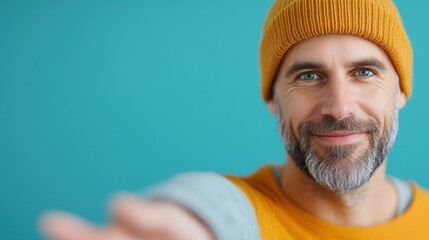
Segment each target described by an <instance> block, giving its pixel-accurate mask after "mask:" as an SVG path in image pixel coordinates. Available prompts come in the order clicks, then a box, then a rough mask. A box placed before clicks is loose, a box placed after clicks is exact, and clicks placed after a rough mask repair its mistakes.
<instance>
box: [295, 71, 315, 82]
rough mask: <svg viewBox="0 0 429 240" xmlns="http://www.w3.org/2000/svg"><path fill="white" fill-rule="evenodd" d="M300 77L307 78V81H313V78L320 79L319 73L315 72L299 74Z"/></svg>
mask: <svg viewBox="0 0 429 240" xmlns="http://www.w3.org/2000/svg"><path fill="white" fill-rule="evenodd" d="M298 78H299V79H302V80H305V81H311V80H317V79H319V75H317V74H316V73H314V72H307V73H303V74H301V75H299V77H298Z"/></svg>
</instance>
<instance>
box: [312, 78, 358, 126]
mask: <svg viewBox="0 0 429 240" xmlns="http://www.w3.org/2000/svg"><path fill="white" fill-rule="evenodd" d="M354 95H355V93H353V89H352V86H351V83H348V82H347V81H346V80H344V79H343V80H341V79H336V80H332V81H329V83H327V85H326V86H325V89H324V93H323V98H322V106H321V109H320V111H321V114H322V115H324V116H326V115H329V116H331V117H333V118H335V119H336V120H342V119H344V118H347V117H350V116H352V115H355V112H354V111H355V110H356V101H355V96H354Z"/></svg>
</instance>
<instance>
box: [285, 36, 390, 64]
mask: <svg viewBox="0 0 429 240" xmlns="http://www.w3.org/2000/svg"><path fill="white" fill-rule="evenodd" d="M367 58H375V59H378V60H379V61H381V62H383V63H384V64H385V65H386V66H387V67H388V68H389V69H393V65H392V63H391V62H390V59H389V57H388V56H387V54H386V53H385V51H384V50H383V49H382V48H380V47H379V46H378V45H377V44H375V43H373V42H371V41H369V40H366V39H364V38H361V37H357V36H352V35H339V34H330V35H320V36H317V37H313V38H309V39H306V40H303V41H301V42H299V43H297V44H295V45H294V46H292V47H291V48H290V49H289V50H288V51H287V52H286V54H285V56H284V58H283V61H282V67H284V65H287V64H293V63H295V62H300V61H312V62H320V63H324V64H328V65H329V64H330V63H337V62H341V63H344V64H347V63H348V62H351V61H356V60H360V59H367Z"/></svg>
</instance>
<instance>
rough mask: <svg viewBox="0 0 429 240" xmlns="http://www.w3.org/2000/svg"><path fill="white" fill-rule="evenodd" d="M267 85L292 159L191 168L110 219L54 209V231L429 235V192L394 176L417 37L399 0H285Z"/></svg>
mask: <svg viewBox="0 0 429 240" xmlns="http://www.w3.org/2000/svg"><path fill="white" fill-rule="evenodd" d="M260 60H261V72H262V96H263V99H264V100H265V101H266V103H267V105H268V108H269V109H270V111H271V112H272V113H273V114H274V115H275V116H276V117H277V120H278V127H279V131H280V133H281V137H282V139H283V142H284V145H285V148H286V150H287V159H288V160H287V162H286V164H285V165H284V166H265V167H263V168H262V169H260V170H258V171H257V172H256V173H255V174H253V175H252V176H249V177H235V176H226V177H224V176H221V175H217V174H213V173H192V174H184V175H181V176H178V177H176V178H174V179H172V180H171V181H170V182H167V183H165V184H162V185H160V186H157V187H155V188H153V189H152V190H151V191H149V192H148V193H147V195H146V197H147V198H149V199H150V200H149V201H147V200H142V199H141V198H138V197H133V196H122V197H120V198H118V200H117V201H116V202H115V204H114V205H113V216H114V220H115V221H114V222H113V223H112V225H111V226H107V227H105V228H94V227H92V226H90V225H89V224H87V223H84V222H82V221H81V220H77V219H74V218H70V217H67V216H63V215H58V214H54V215H49V216H47V217H46V218H45V219H44V222H43V223H44V225H43V227H44V231H45V233H46V234H47V235H49V236H51V237H52V238H53V239H70V240H73V239H100V240H101V239H170V240H178V239H187V240H192V239H195V240H205V239H222V240H240V239H243V240H257V239H265V240H271V239H272V240H278V239H406V238H408V239H429V222H428V221H427V216H429V194H428V193H427V192H425V191H424V190H423V189H421V188H420V187H419V186H417V185H416V184H414V183H409V182H405V181H402V180H399V179H396V178H394V177H387V176H386V173H385V172H386V156H387V154H388V153H389V151H390V149H391V148H392V146H393V143H394V141H395V137H396V133H397V131H398V112H399V110H400V109H401V108H402V107H403V106H404V105H405V102H406V100H407V99H408V98H409V96H410V93H411V86H412V84H411V83H412V48H411V45H410V42H409V40H408V37H407V35H406V32H405V30H404V28H403V25H402V22H401V19H400V16H399V13H398V12H397V9H396V7H395V6H394V4H393V3H392V1H390V0H277V1H276V2H275V3H274V5H273V7H272V8H271V11H270V13H269V15H268V18H267V20H266V23H265V26H264V31H263V37H262V43H261V48H260Z"/></svg>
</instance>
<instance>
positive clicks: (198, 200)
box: [143, 173, 261, 240]
mask: <svg viewBox="0 0 429 240" xmlns="http://www.w3.org/2000/svg"><path fill="white" fill-rule="evenodd" d="M143 196H145V197H147V198H149V199H163V200H168V201H172V202H174V203H176V204H179V205H180V206H182V207H184V208H186V209H188V210H190V211H191V212H192V213H193V214H195V215H196V216H198V217H199V218H200V219H201V220H202V221H203V222H205V223H206V224H207V225H208V226H209V227H210V228H211V230H212V231H213V233H214V235H215V237H216V239H217V240H260V239H261V237H260V234H259V226H258V223H257V220H256V215H255V212H254V209H253V207H252V205H251V204H250V202H249V201H248V200H247V198H246V197H245V196H244V194H243V193H242V192H241V190H240V189H238V188H237V187H236V186H235V185H234V184H233V183H231V182H230V181H229V180H228V179H227V178H225V177H224V176H222V175H219V174H216V173H186V174H181V175H177V176H175V177H173V178H172V179H170V180H169V181H167V182H165V183H163V184H160V185H158V186H155V187H152V188H150V189H148V190H147V191H145V192H144V193H143Z"/></svg>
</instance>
